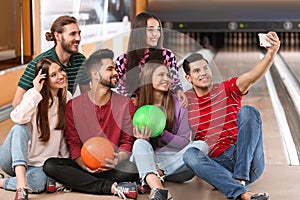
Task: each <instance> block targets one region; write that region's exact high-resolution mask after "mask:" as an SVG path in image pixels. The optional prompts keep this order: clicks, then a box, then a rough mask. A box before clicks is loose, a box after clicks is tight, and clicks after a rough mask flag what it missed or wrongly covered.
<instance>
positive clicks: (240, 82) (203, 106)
mask: <svg viewBox="0 0 300 200" xmlns="http://www.w3.org/2000/svg"><path fill="white" fill-rule="evenodd" d="M266 36H267V38H266V41H267V42H268V43H270V44H271V46H266V47H265V48H266V49H267V52H266V54H265V55H264V57H263V58H262V59H261V60H260V61H259V62H258V63H257V64H256V65H255V66H254V67H253V68H252V69H251V70H250V71H248V72H246V73H244V74H242V75H241V76H239V77H234V78H231V79H230V80H226V81H224V82H222V83H213V82H212V80H213V79H212V71H211V69H210V67H209V64H208V62H207V60H206V59H205V58H204V57H203V56H202V55H201V54H199V53H195V54H192V55H190V56H189V57H187V58H186V59H185V60H184V62H183V69H184V71H185V73H186V79H187V80H188V81H189V82H190V83H192V85H193V88H192V89H190V90H188V91H187V92H186V96H187V98H188V102H189V105H188V110H189V123H190V126H191V128H192V131H193V133H194V135H195V137H194V140H204V141H205V142H206V143H207V145H208V147H209V148H208V149H209V150H208V151H205V152H204V151H201V150H199V149H195V148H190V149H188V150H187V151H186V152H185V154H184V162H185V164H186V165H187V166H188V167H189V168H190V169H192V170H193V171H194V173H195V174H196V175H197V176H198V177H200V178H201V179H203V180H205V181H206V182H208V183H210V184H212V185H213V186H215V187H216V188H217V189H218V190H219V191H221V192H222V193H223V194H225V195H226V197H227V198H229V199H241V200H267V199H268V198H269V194H268V193H257V194H255V193H253V192H250V191H249V190H248V188H247V185H248V184H250V183H253V182H254V181H255V180H257V179H258V178H259V177H260V176H261V175H262V173H263V170H264V166H265V163H264V151H263V141H262V124H261V118H260V114H259V111H258V110H256V109H255V108H254V107H252V106H243V107H242V108H241V101H242V97H243V95H245V94H247V92H248V90H249V89H250V87H251V86H252V85H254V84H255V83H256V82H257V81H259V80H260V79H261V78H262V77H263V76H264V74H265V73H266V72H267V71H268V70H269V69H270V67H271V65H272V63H273V61H274V58H275V56H276V54H277V52H278V50H279V47H280V41H279V38H278V36H277V34H276V33H275V32H269V33H267V35H266Z"/></svg>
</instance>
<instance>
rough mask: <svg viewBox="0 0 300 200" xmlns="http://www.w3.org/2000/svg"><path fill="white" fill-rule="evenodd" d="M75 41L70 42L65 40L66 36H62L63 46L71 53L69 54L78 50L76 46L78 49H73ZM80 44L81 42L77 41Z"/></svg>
mask: <svg viewBox="0 0 300 200" xmlns="http://www.w3.org/2000/svg"><path fill="white" fill-rule="evenodd" d="M73 43H75V42H72V43H71V44H68V43H67V42H66V40H65V38H64V37H63V36H62V42H61V47H62V49H63V50H64V51H65V52H67V53H69V54H73V53H77V52H78V48H76V50H73V49H72V44H73ZM76 43H78V44H79V42H76Z"/></svg>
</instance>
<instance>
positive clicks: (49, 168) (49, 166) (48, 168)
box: [43, 158, 57, 175]
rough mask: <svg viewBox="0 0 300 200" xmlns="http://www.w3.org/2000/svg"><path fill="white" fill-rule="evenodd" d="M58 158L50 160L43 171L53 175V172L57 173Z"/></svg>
mask: <svg viewBox="0 0 300 200" xmlns="http://www.w3.org/2000/svg"><path fill="white" fill-rule="evenodd" d="M55 160H56V158H48V159H47V160H46V161H45V163H44V166H43V171H44V172H45V173H46V174H48V175H49V174H51V173H52V172H55V171H56V170H57V167H56V166H55V165H56V162H55Z"/></svg>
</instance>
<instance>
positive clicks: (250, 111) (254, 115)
mask: <svg viewBox="0 0 300 200" xmlns="http://www.w3.org/2000/svg"><path fill="white" fill-rule="evenodd" d="M238 118H241V119H247V120H249V119H256V120H258V121H259V122H260V121H261V120H260V112H259V111H258V110H257V109H256V108H255V107H253V106H249V105H245V106H243V107H241V109H240V110H239V113H238Z"/></svg>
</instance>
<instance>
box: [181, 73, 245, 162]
mask: <svg viewBox="0 0 300 200" xmlns="http://www.w3.org/2000/svg"><path fill="white" fill-rule="evenodd" d="M236 79H237V77H235V78H232V79H230V80H227V81H224V82H222V83H220V84H214V85H213V88H212V91H211V92H210V93H208V94H207V95H204V96H202V97H198V96H197V95H196V93H195V91H194V89H190V90H188V91H187V92H186V96H187V98H188V101H189V107H188V108H189V123H190V126H191V128H192V130H193V132H194V135H195V138H194V140H204V141H206V142H207V144H208V145H209V147H210V152H209V155H210V157H213V158H215V157H218V156H219V155H220V154H222V153H223V152H224V151H225V150H226V149H228V148H229V147H230V146H232V145H234V144H235V143H236V141H237V134H238V124H237V114H238V111H239V109H240V107H241V100H242V96H243V94H242V93H241V92H240V90H239V88H238V87H237V86H236Z"/></svg>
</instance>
